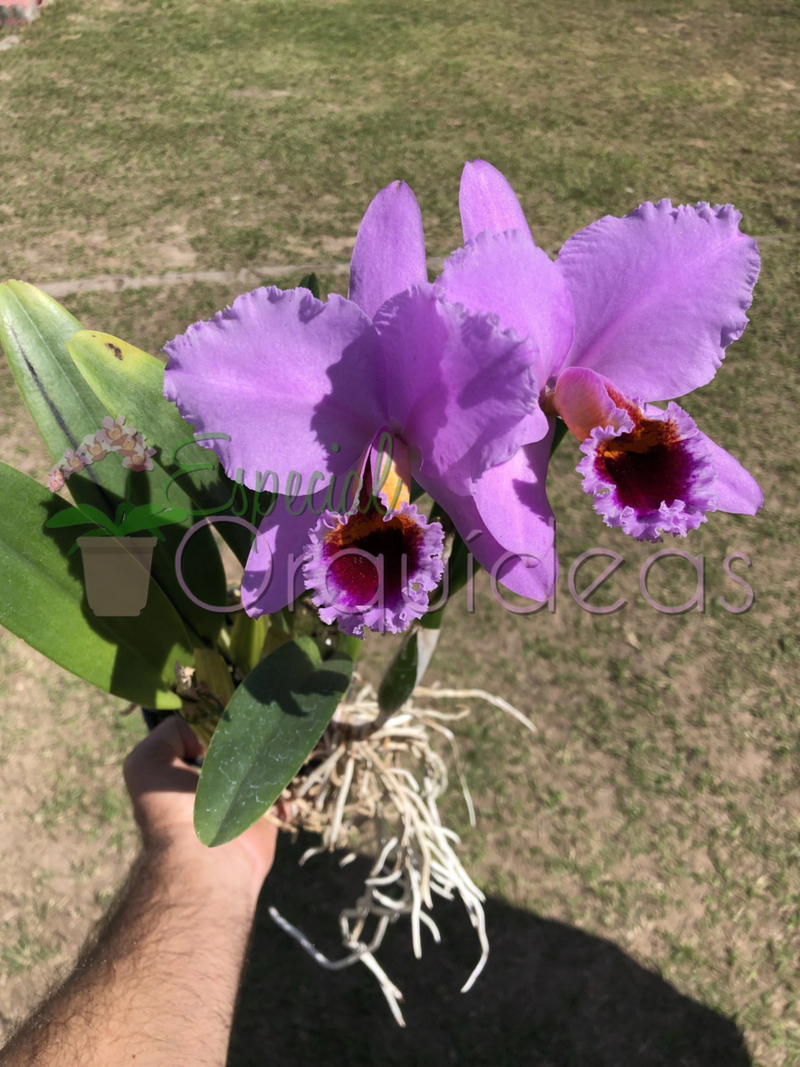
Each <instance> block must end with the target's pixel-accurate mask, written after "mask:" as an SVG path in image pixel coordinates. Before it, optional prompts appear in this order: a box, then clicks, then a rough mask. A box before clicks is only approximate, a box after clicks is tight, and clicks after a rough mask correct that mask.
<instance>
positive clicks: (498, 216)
mask: <svg viewBox="0 0 800 1067" xmlns="http://www.w3.org/2000/svg"><path fill="white" fill-rule="evenodd" d="M458 206H459V207H460V208H461V227H462V229H463V231H464V242H465V243H466V242H467V241H471V240H472V239H473V238H474V237H477V236H478V234H479V233H482V232H483V231H484V230H491V231H492V233H502V232H503V230H521V231H522V233H523V235H527V237H528V238H530V241H531V243H533V237H531V231H530V229H529V228H528V223H527V221H526V219H525V215H524V213H523V211H522V208H521V207H520V206H519V200H517V196H516V193H515V192H514V190H513V189H512V188H511V186H510V185H509V183H508V181H507V179H506V178H505V177H504V175H502V174H501V173H500V171H499V170H498V169H497V168H496V167H493V166H492V164H491V163H487V162H486V161H485V160H483V159H476V160H473V162H472V163H465V164H464V170H463V172H462V174H461V190H460V192H459V195H458Z"/></svg>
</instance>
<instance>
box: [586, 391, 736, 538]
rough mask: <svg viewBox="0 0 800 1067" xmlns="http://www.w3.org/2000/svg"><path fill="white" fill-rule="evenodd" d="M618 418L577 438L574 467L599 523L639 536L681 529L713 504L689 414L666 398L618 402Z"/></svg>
mask: <svg viewBox="0 0 800 1067" xmlns="http://www.w3.org/2000/svg"><path fill="white" fill-rule="evenodd" d="M626 411H627V413H628V416H629V417H628V418H627V419H626V420H625V421H624V422H623V424H622V425H621V426H617V427H611V426H605V427H595V428H594V429H593V430H592V432H591V436H590V437H589V438H587V439H586V440H585V441H584V442H583V444H582V445H581V451H582V452H583V453H584V454H585V458H584V459H583V460H581V462H580V463H579V464H578V467H577V470H578V472H579V473H580V474H582V475H583V488H584V490H585V491H586V492H587V493H590V494H592V495H593V496H594V498H595V510H596V511H597V512H598V514H600V515H602V516H603V519H604V521H605V523H606V525H607V526H618V527H620V528H621V529H622V530H623V532H625V533H627V534H630V535H631V536H633V537H635V538H637V539H638V540H640V541H660V540H661V536H660V535H661V534H663V533H671V534H673V535H674V536H676V537H678V536H684V537H685V536H686V534H687V533H688V532H689V530H694V529H697V528H698V526H700V525H701V523H703V522H705V521H706V512H708V511H713V510H714V509H715V507H716V487H715V482H716V472H715V470H714V466H713V464H712V462H711V457H710V454H709V450H708V448H707V446H706V444H705V442H704V441H703V439H702V436H701V435H700V434H699V432H698V430H697V426H696V425H695V423H694V421H693V420H692V419H691V417H690V416H689V415H688V414H687V413H686V412H685V411H683V410H682V409H681V408H679V407H678V405H677V404H674V403H671V404H670V405H669V406H668V407H667V409H666V411H662V410H661V409H660V408H656V407H654V406H653V405H650V404H647V405H644V407H638V406H637V405H633V404H630V403H627V404H626Z"/></svg>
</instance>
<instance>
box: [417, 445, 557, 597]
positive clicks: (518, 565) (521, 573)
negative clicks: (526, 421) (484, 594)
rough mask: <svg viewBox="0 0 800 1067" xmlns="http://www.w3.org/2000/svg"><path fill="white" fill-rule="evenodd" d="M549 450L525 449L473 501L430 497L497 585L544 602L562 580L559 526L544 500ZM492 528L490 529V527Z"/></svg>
mask: <svg viewBox="0 0 800 1067" xmlns="http://www.w3.org/2000/svg"><path fill="white" fill-rule="evenodd" d="M548 454H549V445H547V446H545V445H543V444H542V443H541V442H540V443H539V444H536V445H531V446H528V447H526V448H525V449H524V450H522V449H521V450H520V452H519V453H518V454H517V455H516V456H515V457H514V458H513V459H512V460H511V461H510V462H508V463H504V464H502V466H499V467H495V468H493V469H492V470H491V471H489V472H487V474H485V475H484V478H486V479H488V480H487V481H486V482H485V483H484V478H482V479H481V481H480V482H478V486H477V491H476V494H475V495H474V496H459V495H457V494H455V493H451V492H449V491H448V489H447V488H446V487H445V486H443V485H435V484H429V485H426V486H425V489H426V490H427V492H429V493H430V494H431V496H433V498H434V500H436V502H437V503H438V504H441V506H442V507H443V508H444V509H445V511H446V512H447V514H448V515H449V516H450V518H451V519H452V520H453V524H454V525H455V527H456V529H457V530H458V532H459V534H460V535H461V537H462V538H463V539H464V541H465V542H466V544H467V546H468V548H469V550H470V552H471V553H472V554H473V556H474V557H475V559H476V560H477V561H478V563H480V565H481V566H482V567H483V569H484V570H485V571H487V572H488V573H489V574H490V575H492V574H493V575H494V576H495V578H496V579H497V581H498V583H499V585H502V586H505V588H507V589H510V590H511V591H512V592H513V593H518V594H519V595H520V596H524V597H528V598H529V599H531V600H536V601H539V602H542V601H544V600H547V598H548V597H549V596H550V594H551V593H552V591H553V588H554V587H555V584H556V578H557V576H558V558H557V556H556V550H555V520H554V519H553V513H552V511H551V510H550V506H549V504H548V503H547V499H546V497H545V496H544V478H543V476H542V457H543V456H544V466H545V467H546V464H547V456H548ZM490 523H491V526H490Z"/></svg>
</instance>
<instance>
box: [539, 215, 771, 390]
mask: <svg viewBox="0 0 800 1067" xmlns="http://www.w3.org/2000/svg"><path fill="white" fill-rule="evenodd" d="M740 218H741V215H740V213H739V212H738V211H736V210H734V208H732V207H730V206H726V207H715V208H713V209H712V208H710V207H709V206H708V204H698V205H697V206H696V207H686V206H684V207H677V208H673V207H672V205H671V203H670V202H669V200H661V201H660V202H659V203H658V204H655V205H654V204H650V203H646V204H642V205H641V206H640V207H639V208H637V209H636V211H634V212H632V213H631V214H630V215H627V216H626V217H625V218H621V219H618V218H613V217H611V216H610V215H609V216H606V217H605V218H603V219H600V220H599V222H595V223H593V224H592V225H591V226H587V227H586V229H584V230H581V231H580V233H577V234H575V236H574V237H571V238H570V239H569V240H568V241H567V242H566V244H565V245H564V247H563V248H562V249H561V252H560V254H559V257H558V265H559V267H560V269H561V270H562V271H563V273H564V277H565V279H566V282H567V285H568V287H569V291H570V293H571V294H572V302H573V306H574V309H575V340H574V342H573V345H572V351H571V352H570V354H569V356H568V357H567V361H566V365H568V366H581V367H589V368H591V369H593V370H596V371H598V372H599V373H600V374H603V375H605V376H606V377H607V378H609V379H610V380H611V381H612V382H613V383H614V384H615V385H616V386H617V387H618V388H619V389H621V390H622V391H623V392H625V393H627V394H629V395H632V396H640V397H643V398H644V399H645V400H648V401H652V400H669V399H671V398H673V397H676V396H681V395H683V394H685V393H688V392H690V391H691V390H692V389H696V388H697V387H698V386H701V385H705V384H706V382H709V381H710V380H711V379H712V378H713V377H714V374H715V373H716V371H717V368H718V367H719V365H720V363H721V361H722V359H723V356H724V354H725V348H726V347H727V346H728V345H729V344H730V343H731V341H735V340H736V338H737V337H739V336H740V335H741V333H742V331H743V330H744V328H745V326H746V324H747V316H746V314H745V311H746V309H747V308H748V307H749V306H750V302H751V299H752V291H753V286H754V285H755V282H756V279H757V278H758V271H759V256H758V247H757V245H756V243H755V241H754V240H753V239H752V238H750V237H747V236H745V235H744V234H742V233H740V232H739V220H740Z"/></svg>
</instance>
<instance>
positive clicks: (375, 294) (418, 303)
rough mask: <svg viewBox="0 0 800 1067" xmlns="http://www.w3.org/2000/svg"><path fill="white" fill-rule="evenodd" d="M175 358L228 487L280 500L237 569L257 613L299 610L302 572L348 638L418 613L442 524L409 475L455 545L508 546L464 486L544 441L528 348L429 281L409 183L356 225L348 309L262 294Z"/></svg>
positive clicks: (174, 374)
mask: <svg viewBox="0 0 800 1067" xmlns="http://www.w3.org/2000/svg"><path fill="white" fill-rule="evenodd" d="M166 351H167V353H168V355H169V363H168V365H167V370H166V374H165V385H164V392H165V395H166V397H167V398H168V399H170V400H174V401H175V402H176V403H177V405H178V408H179V410H180V412H181V414H182V415H183V416H184V417H185V418H186V419H187V420H188V421H189V422H190V423H191V424H192V425H193V426H194V428H195V430H196V431H197V432H202V433H209V434H217V435H220V436H219V438H217V439H214V440H207V441H204V442H202V443H203V444H204V445H205V446H206V447H211V448H213V450H214V451H215V452H216V453H217V455H218V456H219V458H220V460H221V462H222V464H223V466H224V468H225V471H226V472H227V474H228V475H229V477H231V478H234V479H236V478H237V477H238V478H241V479H242V480H243V482H244V484H245V485H247V486H248V487H249V488H251V489H256V490H261V489H268V490H271V491H272V492H277V493H278V494H279V496H278V498H277V503H276V505H275V507H274V508H273V510H272V511H271V513H270V514H268V515H267V516H266V517H265V518H264V519H263V521H262V523H261V526H260V530H259V537H258V538H257V539H256V541H255V543H254V546H253V550H252V552H251V554H250V557H249V559H248V562H247V566H246V568H245V573H244V578H243V582H242V599H243V602H244V605H245V609H246V610H247V612H248V613H249V614H250V615H254V616H257V615H261V614H264V613H266V612H274V611H278V610H280V609H281V608H283V607H285V606H286V605H287V604H289V603H292V602H293V601H294V598H295V595H296V594H297V588H296V585H295V582H296V580H297V578H298V572H299V571H300V570H302V578H303V582H304V585H305V587H306V588H307V589H309V590H311V592H312V594H313V596H312V599H313V602H314V603H315V604H316V605H317V606H318V607H319V608H320V616H321V618H322V619H323V621H324V622H327V623H330V622H333V621H337V622H338V625H339V627H340V629H342V630H343V631H345V632H347V633H351V634H356V635H360V634H361V633H362V632H363V627H364V626H365V625H366V626H369V627H372V628H377V629H380V630H384V629H385V630H389V631H391V632H398V631H401V630H404V629H405V628H406V627H407V626H408V625H409V624H410V623H411V621H413V619H415V618H418V617H419V616H420V615H422V614H423V613H424V612H425V610H426V608H427V605H428V594H429V592H430V591H431V590H433V589H434V588H435V586H436V583H437V582H438V580H439V578H440V576H441V574H442V567H443V562H442V547H443V531H442V527H441V525H440V524H439V523H427V522H426V520H425V518H424V517H423V516H421V515H420V514H418V512H417V509H416V508H415V507H414V505H412V504H411V503H410V500H409V489H410V483H411V476H412V473H413V476H414V478H415V479H416V480H417V481H418V483H419V485H420V486H421V487H422V488H423V489H424V490H425V491H426V492H428V493H429V494H430V495H431V496H432V497H433V498H434V500H436V501H437V502H439V503H440V504H441V505H442V506H443V507H444V508H445V509H446V510H447V511H448V513H453V518H454V521H455V525H456V527H457V529H458V530H459V532H460V533H462V536H464V537H465V538H468V537H470V535H475V536H476V537H477V539H478V540H480V539H481V537H482V536H483V535H484V534H485V541H486V542H487V543H488V544H489V551H490V553H491V552H492V551H494V553H495V556H496V557H497V558H500V557H501V556H502V555H503V553H504V552H505V551H506V548H505V546H503V545H502V544H499V543H496V542H495V540H494V538H493V537H492V536H491V535H490V534H488V533H485V526H486V523H485V522H484V520H483V518H482V516H481V514H480V512H479V510H478V508H477V507H476V506H475V504H474V503H473V501H472V496H471V493H472V490H473V487H474V485H475V483H476V482H477V481H478V479H479V478H480V477H481V476H482V475H483V473H484V471H486V470H487V469H489V468H491V467H492V466H495V465H497V464H499V463H504V462H505V461H507V460H509V459H510V458H511V457H512V456H514V455H515V454H516V453H517V451H518V450H519V448H520V446H521V445H522V444H523V442H527V441H535V440H537V439H538V438H540V437H541V436H542V435H543V434H545V433H547V431H548V423H547V418H546V416H545V415H544V413H543V412H542V410H541V407H540V405H539V403H538V397H539V394H540V391H541V387H542V383H541V382H540V381H539V380H538V378H537V376H536V371H535V367H536V358H537V356H536V349H535V344H534V343H533V342H532V341H530V340H524V341H522V340H520V339H519V337H517V336H516V335H515V334H514V333H513V332H509V331H502V330H500V329H499V328H498V326H497V325H496V320H495V318H494V317H493V316H487V315H485V314H474V313H468V312H465V311H464V309H463V308H460V307H456V306H454V305H453V304H452V303H450V302H448V301H446V300H445V299H444V298H442V297H441V296H440V295H439V294H437V293H436V292H435V291H434V288H433V287H432V286H430V285H429V284H428V283H427V268H426V262H425V243H424V237H423V230H422V218H421V215H420V211H419V207H418V205H417V201H416V199H415V197H414V194H413V193H412V191H411V189H410V188H409V187H408V186H407V185H405V184H404V183H401V182H395V183H394V184H393V185H390V186H387V188H385V189H383V190H382V191H381V192H380V193H379V194H378V196H377V197H376V198H375V199H374V200H373V202H372V203H371V205H370V206H369V208H368V210H367V212H366V214H365V216H364V219H363V221H362V223H361V226H360V228H359V231H358V236H357V239H356V244H355V248H354V251H353V257H352V263H351V280H350V293H349V299H347V300H345V299H343V298H342V297H340V296H335V295H334V296H331V297H329V299H328V301H327V302H326V303H322V302H320V301H319V300H316V299H315V298H314V297H313V295H312V294H311V293H310V292H308V291H307V290H305V289H293V290H289V291H286V292H282V291H280V290H278V289H275V288H269V289H264V288H262V289H257V290H255V291H254V292H251V293H247V294H245V295H244V296H240V297H239V298H238V299H237V300H236V301H234V303H233V306H232V307H230V308H228V309H227V310H226V311H224V312H221V313H219V314H218V315H217V316H216V318H215V319H214V320H212V321H210V322H204V323H196V324H195V325H194V326H191V327H190V328H189V330H188V331H187V332H186V333H185V334H183V335H182V336H180V337H178V338H176V339H175V340H173V341H171V342H170V343H169V344H168V345H167V346H166ZM223 435H225V437H227V440H226V439H224V437H223ZM386 442H388V448H387V447H386ZM387 456H388V462H387V463H386V464H384V463H383V458H386V457H387ZM454 504H456V505H458V506H457V507H454V506H453V505H454ZM377 557H382V558H383V567H384V570H383V581H382V582H381V581H380V573H379V570H378V569H377V568H376V566H375V559H376V558H377ZM298 561H299V562H298ZM501 580H502V576H501ZM537 580H538V582H539V583H540V584H541V583H542V581H544V582H545V584H547V581H548V579H547V576H545V578H544V579H542V578H538V579H537ZM535 584H536V583H531V585H532V586H535Z"/></svg>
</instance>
